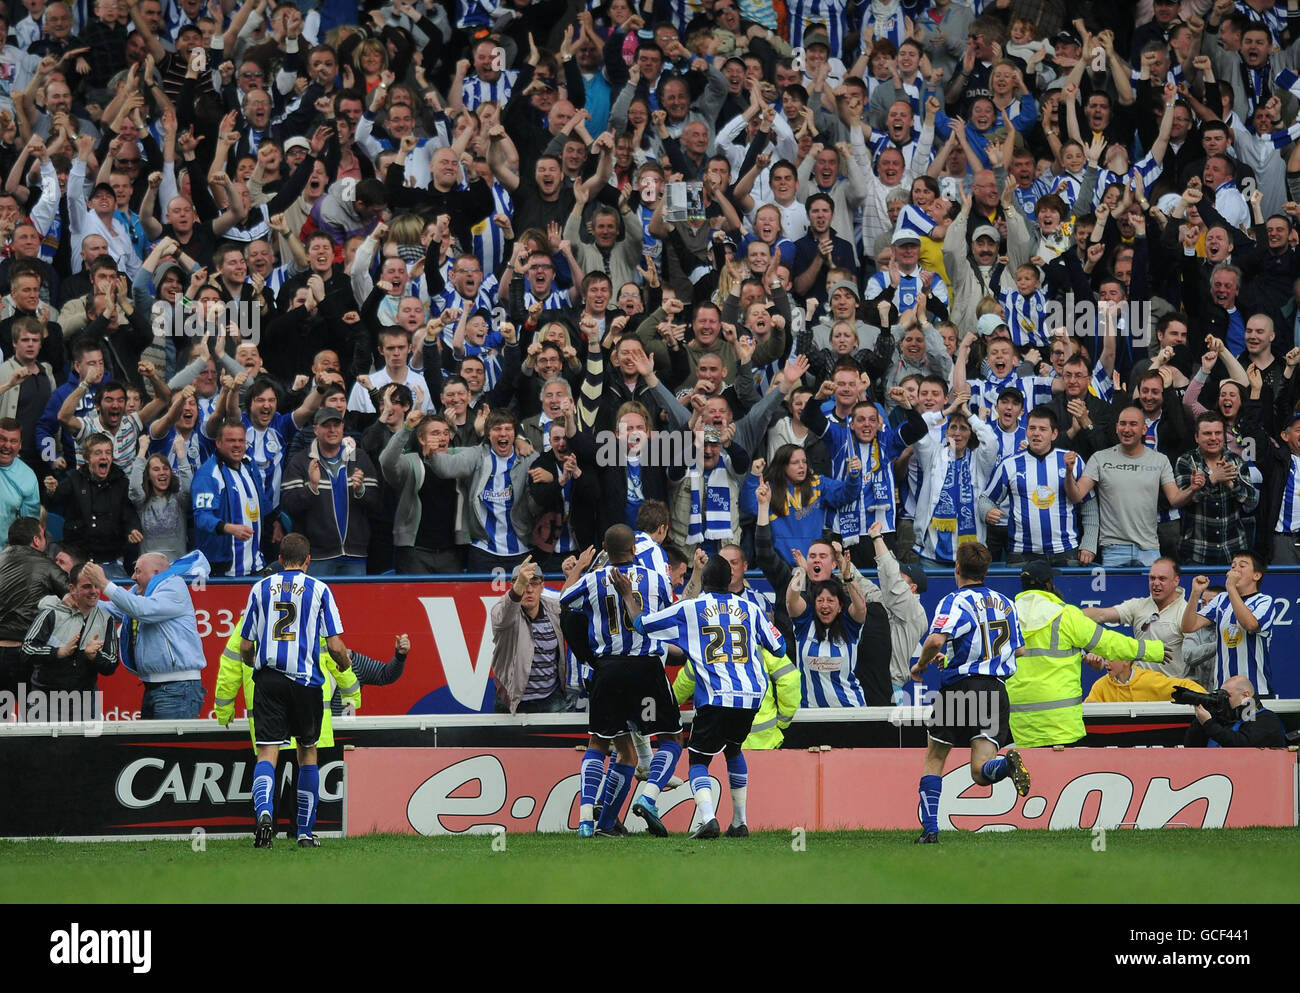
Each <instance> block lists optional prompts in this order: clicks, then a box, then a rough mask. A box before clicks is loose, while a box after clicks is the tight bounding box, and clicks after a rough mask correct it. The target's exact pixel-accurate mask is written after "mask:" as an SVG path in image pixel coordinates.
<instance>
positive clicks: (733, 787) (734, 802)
mask: <svg viewBox="0 0 1300 993" xmlns="http://www.w3.org/2000/svg"><path fill="white" fill-rule="evenodd" d="M727 785H728V786H729V787H730V793H731V823H732V824H744V823H745V802H746V798H747V797H748V796H749V765H748V764H747V763H746V762H745V756H744V755H737V756H736V757H735V758H734V759H727Z"/></svg>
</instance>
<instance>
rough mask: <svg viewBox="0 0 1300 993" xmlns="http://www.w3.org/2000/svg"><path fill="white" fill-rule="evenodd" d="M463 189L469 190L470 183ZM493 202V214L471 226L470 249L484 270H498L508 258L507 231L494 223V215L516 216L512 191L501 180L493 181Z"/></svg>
mask: <svg viewBox="0 0 1300 993" xmlns="http://www.w3.org/2000/svg"><path fill="white" fill-rule="evenodd" d="M461 189H462V190H468V189H469V185H468V184H462V185H461ZM492 204H493V207H492V214H490V215H488V216H487V217H485V218H483V220H481V221H479V222H478V223H477V224H475V225H474V226H473V227H472V228H470V239H471V244H470V251H471V252H473V253H474V254H475V255H477V256H478V260H479V263H480V264H481V265H482V266H483V271H484V272H496V271H497V269H499V268H500V267H501V263H502V262H504V261H505V260H506V233H505V232H504V231H502V230H501V228H500V227H498V226H497V225H496V224H493V223H492V216H493V215H495V214H505V215H506V216H507V217H514V216H515V203H514V200H512V199H511V197H510V191H509V190H507V189H506V188H505V187H504V186H502V185H501V183H500V181H499V180H493V181H492Z"/></svg>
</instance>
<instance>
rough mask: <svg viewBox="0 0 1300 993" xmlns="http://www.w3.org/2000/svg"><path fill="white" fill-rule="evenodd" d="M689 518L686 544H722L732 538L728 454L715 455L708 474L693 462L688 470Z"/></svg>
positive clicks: (697, 463) (698, 464)
mask: <svg viewBox="0 0 1300 993" xmlns="http://www.w3.org/2000/svg"><path fill="white" fill-rule="evenodd" d="M690 473H691V519H690V523H689V525H688V527H687V531H686V544H687V545H699V544H701V543H703V542H706V541H707V542H715V541H722V540H723V539H724V538H729V537H731V535H732V527H731V498H732V490H731V473H730V471H729V467H728V465H727V453H726V452H720V453H719V454H718V464H717V465H716V466H715V467H714V468H713V469H712V470H711V471H709V472H707V473H706V472H705V470H704V467H703V466H702V465H700V463H699V462H696V464H695V465H694V466H692V467H691V470H690Z"/></svg>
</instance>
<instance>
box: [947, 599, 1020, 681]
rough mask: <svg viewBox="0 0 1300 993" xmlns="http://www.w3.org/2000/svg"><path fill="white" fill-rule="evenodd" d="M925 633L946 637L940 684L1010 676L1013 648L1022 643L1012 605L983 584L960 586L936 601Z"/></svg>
mask: <svg viewBox="0 0 1300 993" xmlns="http://www.w3.org/2000/svg"><path fill="white" fill-rule="evenodd" d="M929 634H946V635H948V638H949V641H948V655H947V657H946V658H945V659H944V661H943V663H942V665H941V666H940V672H941V675H940V682H941V684H942V685H944V686H947V685H949V684H950V683H955V682H957V681H958V680H959V679H962V678H964V677H966V676H998V677H1001V678H1003V679H1005V678H1007V677H1008V676H1011V675H1013V674H1014V673H1015V671H1016V649H1017V648H1021V647H1023V646H1024V643H1025V639H1024V636H1023V635H1022V634H1021V633H1020V621H1019V620H1018V619H1017V617H1016V608H1015V604H1013V603H1012V602H1011V601H1010V600H1009V599H1007V598H1006V597H1005V596H1003V595H1002V594H1001V593H999V592H997V591H996V590H991V589H989V588H988V587H987V586H963V587H962V588H961V589H959V590H957V591H956V592H953V593H949V594H948V595H947V596H946V597H944V598H943V599H942V600H940V601H939V606H938V607H936V608H935V611H934V621H933V622H932V623H931V624H930V630H929Z"/></svg>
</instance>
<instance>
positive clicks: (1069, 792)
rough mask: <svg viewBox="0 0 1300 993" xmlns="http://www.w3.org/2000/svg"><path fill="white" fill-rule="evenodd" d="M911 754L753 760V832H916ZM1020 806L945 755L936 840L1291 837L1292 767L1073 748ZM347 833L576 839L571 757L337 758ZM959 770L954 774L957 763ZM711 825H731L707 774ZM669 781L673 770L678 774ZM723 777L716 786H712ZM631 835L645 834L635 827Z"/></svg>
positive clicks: (421, 754) (1039, 767)
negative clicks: (945, 836)
mask: <svg viewBox="0 0 1300 993" xmlns="http://www.w3.org/2000/svg"><path fill="white" fill-rule="evenodd" d="M924 754H925V753H924V751H922V750H919V749H898V750H893V749H870V750H867V749H837V750H834V751H826V752H797V751H778V752H751V753H748V754H747V756H746V758H747V761H748V763H749V784H750V785H749V795H748V808H749V809H748V812H747V813H748V821H749V825H750V827H751V828H754V829H756V830H762V829H791V828H805V829H807V830H810V831H811V830H835V829H858V828H904V829H907V828H914V827H916V826H917V824H918V817H917V804H918V801H917V779H918V777H919V776H920V772H921V763H922V759H923V757H924ZM1024 755H1025V761H1026V763H1027V764H1028V766H1029V768H1030V770H1031V772H1032V775H1033V785H1032V787H1031V789H1030V794H1029V796H1027V797H1024V798H1021V797H1019V796H1017V795H1016V791H1015V788H1014V787H1013V786H1012V784H1011V782H1010V781H1009V780H1007V781H1004V782H1001V783H998V784H996V785H995V786H993V787H991V788H990V787H981V786H976V785H974V783H973V781H972V780H971V777H970V767H969V753H964V752H961V751H958V750H954V752H953V756H952V759H951V760H950V765H951V766H952V767H951V768H950V770H949V771H948V773H947V774H946V775H945V776H944V788H943V799H942V801H941V803H940V809H939V823H940V827H941V828H943V829H945V830H947V829H960V830H964V831H979V830H1018V829H1026V828H1092V827H1108V828H1109V827H1117V826H1132V827H1139V828H1160V827H1166V826H1177V825H1186V826H1189V827H1248V826H1258V825H1267V826H1291V825H1294V823H1295V801H1296V796H1295V790H1296V756H1295V754H1294V753H1292V752H1289V751H1283V750H1277V751H1260V750H1256V749H1241V750H1227V749H1205V750H1199V749H1198V750H1186V751H1185V750H1182V749H1150V748H1143V749H1113V748H1077V749H1071V750H1068V751H1063V752H1055V751H1053V750H1051V749H1031V750H1028V751H1026V752H1024ZM345 759H346V764H347V790H346V794H345V804H346V815H345V824H346V832H347V834H349V835H364V834H372V833H375V832H395V833H406V834H412V833H415V834H425V835H432V834H460V833H464V832H473V833H487V832H492V831H495V830H498V829H500V828H504V829H505V830H506V831H507V832H510V833H521V832H535V831H551V832H555V831H566V830H571V829H575V828H576V827H577V792H578V761H579V756H578V754H577V753H576V752H571V751H563V750H559V749H523V748H520V749H514V748H509V749H493V750H488V749H474V748H436V749H435V748H428V749H425V748H358V749H356V750H355V751H351V752H347V753H346V755H345ZM959 762H960V764H958V763H959ZM714 766H715V767H714V768H713V769H712V770H711V771H712V772H713V776H714V792H715V798H720V802H718V817H719V819H720V820H721V821H722V822H723V823H724V824H725V823H727V821H728V819H729V818H730V816H731V812H730V803H729V800H728V797H727V789H726V785H725V781H726V776H725V772H724V768H723V765H722V763H721V762H720V761H719V762H715V763H714ZM678 772H679V773H682V772H684V769H679V770H678ZM719 777H721V780H722V783H721V784H719V782H718V780H719ZM694 807H695V805H694V803H693V801H692V797H691V791H690V787H689V785H684V786H680V787H678V788H677V789H674V790H670V791H668V792H666V793H665V794H663V796H662V797H661V799H660V801H659V809H660V811H661V813H662V816H663V820H664V823H665V824H666V825H667V827H668V828H669V830H671V831H673V832H676V833H680V832H685V831H687V830H689V829H690V828H691V827H692V826H693V825H692V820H693V815H694ZM627 827H628V829H629V830H630V831H634V832H636V831H641V830H644V825H643V824H642V823H641V822H640V820H639V819H638V818H636V817H628V818H627Z"/></svg>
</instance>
